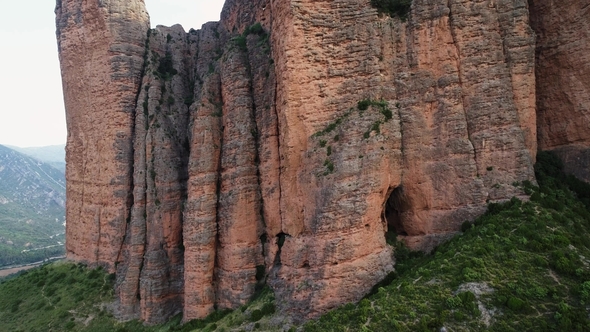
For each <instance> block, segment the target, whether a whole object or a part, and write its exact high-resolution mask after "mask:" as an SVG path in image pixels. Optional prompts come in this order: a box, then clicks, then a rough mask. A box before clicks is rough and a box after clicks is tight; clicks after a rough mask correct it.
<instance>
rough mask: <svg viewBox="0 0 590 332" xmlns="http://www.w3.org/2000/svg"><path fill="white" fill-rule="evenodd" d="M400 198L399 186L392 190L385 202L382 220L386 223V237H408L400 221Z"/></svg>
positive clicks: (401, 193)
mask: <svg viewBox="0 0 590 332" xmlns="http://www.w3.org/2000/svg"><path fill="white" fill-rule="evenodd" d="M402 196H403V188H402V187H401V186H400V187H397V188H395V189H393V190H392V191H391V194H389V197H387V200H386V201H385V208H384V211H383V218H384V219H385V221H386V222H387V233H388V235H393V236H395V235H403V236H406V235H408V233H407V232H406V229H405V228H404V225H403V223H402V220H401V211H402ZM392 233H393V234H392ZM388 237H389V236H388Z"/></svg>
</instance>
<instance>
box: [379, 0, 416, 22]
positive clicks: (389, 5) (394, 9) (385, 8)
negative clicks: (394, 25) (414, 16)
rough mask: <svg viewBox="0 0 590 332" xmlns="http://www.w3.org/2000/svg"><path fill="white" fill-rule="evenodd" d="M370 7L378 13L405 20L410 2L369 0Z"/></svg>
mask: <svg viewBox="0 0 590 332" xmlns="http://www.w3.org/2000/svg"><path fill="white" fill-rule="evenodd" d="M371 5H372V6H373V7H375V8H377V10H378V11H379V12H380V13H384V14H387V15H389V16H391V17H396V16H397V17H399V18H401V19H404V20H405V19H406V18H407V17H408V14H409V13H410V8H411V6H412V0H371Z"/></svg>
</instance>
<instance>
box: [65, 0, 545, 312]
mask: <svg viewBox="0 0 590 332" xmlns="http://www.w3.org/2000/svg"><path fill="white" fill-rule="evenodd" d="M57 14H58V20H57V21H58V40H59V43H60V49H61V51H60V52H61V55H60V57H61V61H62V74H63V77H64V90H65V99H66V108H67V113H68V126H69V138H68V170H67V177H68V195H69V196H68V198H69V203H68V204H69V205H68V225H70V224H71V226H68V252H69V253H68V255H69V257H70V258H72V259H76V260H81V261H86V262H88V263H92V264H101V265H104V266H107V267H108V268H109V269H110V270H111V271H115V270H116V272H117V294H118V296H119V315H120V317H121V318H132V317H140V318H141V319H143V320H145V321H147V322H150V323H155V322H161V321H163V320H165V319H167V318H168V317H170V316H171V315H173V314H175V313H177V312H180V311H182V312H183V314H184V320H189V319H193V318H200V317H204V316H206V315H207V314H209V313H211V312H212V311H213V310H214V308H236V307H238V306H240V305H242V304H244V303H246V302H247V301H248V300H249V299H250V298H251V297H252V296H253V295H254V294H255V292H256V290H257V289H259V287H260V286H262V285H264V284H268V285H270V286H271V287H272V288H273V290H274V291H275V294H276V295H277V299H278V305H279V308H280V309H281V310H282V311H283V312H285V313H287V314H289V315H291V316H293V317H294V318H295V319H303V318H309V317H316V316H318V315H320V314H321V313H323V312H325V311H326V310H329V309H331V308H334V307H336V306H338V305H341V304H342V303H345V302H350V301H357V300H359V299H360V298H362V296H364V295H365V294H366V293H367V292H368V291H369V290H370V288H371V287H372V286H373V285H374V284H375V283H377V282H378V281H380V280H381V279H383V278H384V277H385V276H386V275H387V274H388V273H389V272H391V271H392V270H393V265H394V259H393V256H392V251H391V247H390V246H388V245H387V244H386V241H385V233H386V232H387V231H388V230H393V231H395V233H397V234H398V235H399V238H400V239H402V240H404V241H405V242H406V243H407V244H408V245H410V246H411V247H413V248H416V249H422V250H431V249H432V248H433V247H434V246H435V245H437V244H438V243H440V242H441V241H444V240H445V239H447V238H449V237H450V236H452V235H453V234H455V233H456V232H457V231H458V230H459V229H460V226H461V224H462V223H463V222H464V221H466V220H472V219H473V218H475V217H476V216H478V215H480V214H481V213H483V211H484V210H485V208H486V204H487V202H489V201H499V200H505V199H509V198H510V197H512V196H514V195H519V194H521V192H520V190H519V189H518V187H517V186H515V183H520V182H522V181H525V180H531V181H532V180H534V174H533V167H532V164H533V161H534V159H535V153H536V150H537V123H536V117H535V109H536V107H535V102H536V100H537V93H538V92H539V88H538V87H537V88H536V87H535V71H534V70H535V66H534V63H535V34H534V32H533V30H532V29H531V28H530V24H529V8H528V4H527V2H526V1H524V0H517V1H513V0H510V1H508V0H499V1H484V2H473V1H467V0H450V1H442V0H441V1H426V0H414V1H413V4H412V12H411V14H410V15H409V17H408V20H407V21H403V20H401V19H399V18H391V17H388V16H382V15H379V14H378V12H377V10H376V9H375V8H372V7H371V6H370V4H369V1H360V0H347V1H344V0H343V1H328V0H319V1H272V2H271V1H267V0H256V1H241V0H228V1H227V2H226V4H225V7H224V9H223V12H222V15H221V21H220V22H218V23H208V24H206V25H204V26H203V28H202V29H200V30H198V31H195V30H191V31H189V32H188V33H185V32H184V30H183V29H182V28H181V27H180V26H173V27H171V28H166V27H158V28H156V29H153V30H148V28H147V18H146V16H145V10H144V8H143V3H142V2H137V3H134V2H132V3H131V4H125V5H123V4H120V3H119V2H118V1H114V0H111V1H110V2H109V1H106V2H105V1H102V2H100V5H98V4H94V5H92V4H88V3H84V4H79V3H78V2H76V1H65V0H63V3H62V2H60V3H58V8H57ZM148 31H149V32H148ZM87 49H90V50H92V51H87ZM537 53H538V52H537ZM537 57H538V55H537ZM123 60H125V61H123ZM109 65H110V66H109ZM537 74H539V72H538V71H537ZM90 96H91V97H90ZM538 98H539V99H541V97H538ZM539 128H540V130H541V131H542V130H544V128H541V127H539ZM543 137H544V136H543ZM544 144H545V143H542V144H541V145H542V146H545V145H544Z"/></svg>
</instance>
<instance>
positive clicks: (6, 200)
mask: <svg viewBox="0 0 590 332" xmlns="http://www.w3.org/2000/svg"><path fill="white" fill-rule="evenodd" d="M64 222H65V177H64V175H63V173H61V172H60V171H58V170H56V169H54V168H53V167H51V166H49V165H47V164H45V163H42V162H40V161H38V160H35V159H33V158H30V157H28V156H25V155H23V154H21V153H18V152H16V151H14V150H11V149H9V148H6V147H4V146H2V145H0V267H2V266H6V265H12V264H20V263H30V262H35V261H38V260H42V259H43V258H45V257H51V256H55V255H60V254H63V252H64V248H63V243H64V242H65V236H64V231H65V227H64Z"/></svg>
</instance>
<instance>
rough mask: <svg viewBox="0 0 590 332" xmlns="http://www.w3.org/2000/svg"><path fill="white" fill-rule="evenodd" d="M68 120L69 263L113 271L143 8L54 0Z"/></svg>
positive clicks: (122, 219) (129, 166)
mask: <svg viewBox="0 0 590 332" xmlns="http://www.w3.org/2000/svg"><path fill="white" fill-rule="evenodd" d="M55 12H56V15H57V20H56V24H57V41H58V48H59V58H60V63H61V70H62V83H63V90H64V99H65V104H66V105H67V106H66V108H67V110H66V120H67V129H68V137H67V146H66V160H67V167H66V179H67V198H68V199H67V206H66V220H67V221H68V223H67V226H66V228H67V244H66V250H67V253H68V257H70V258H72V259H76V260H82V261H89V262H99V263H101V264H102V265H105V266H107V267H109V268H110V269H112V268H113V266H114V264H115V262H117V261H118V260H119V255H120V251H121V246H122V244H123V236H122V234H125V231H126V224H127V218H128V216H129V208H130V203H131V200H132V196H131V191H130V187H131V186H132V183H131V180H132V177H131V175H132V170H133V135H134V133H133V127H134V126H133V122H134V118H135V105H136V101H137V93H138V91H139V85H140V82H141V76H142V68H143V55H144V53H145V40H146V39H145V35H146V32H147V30H148V29H149V17H148V14H147V12H146V10H145V6H144V4H143V1H138V0H136V1H116V0H114V1H113V0H104V1H68V0H63V1H62V0H58V1H57V6H56V9H55Z"/></svg>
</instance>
